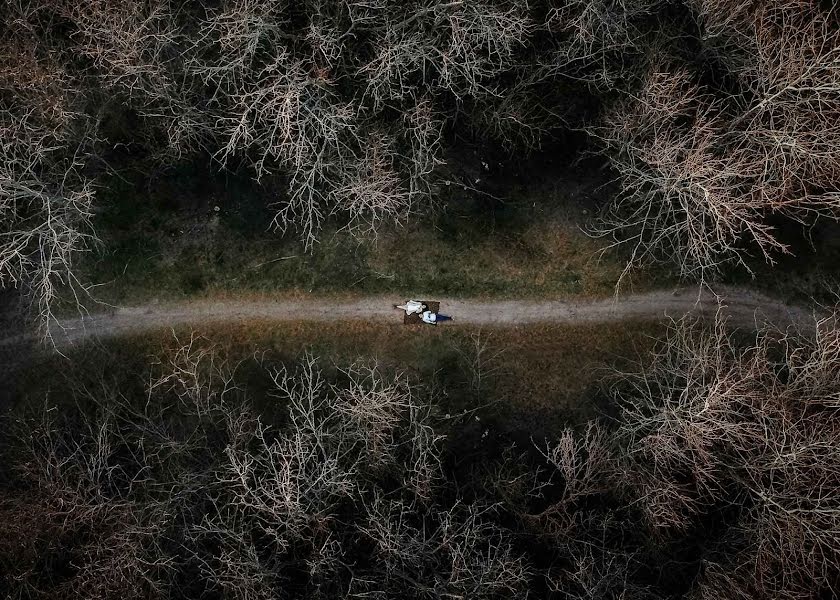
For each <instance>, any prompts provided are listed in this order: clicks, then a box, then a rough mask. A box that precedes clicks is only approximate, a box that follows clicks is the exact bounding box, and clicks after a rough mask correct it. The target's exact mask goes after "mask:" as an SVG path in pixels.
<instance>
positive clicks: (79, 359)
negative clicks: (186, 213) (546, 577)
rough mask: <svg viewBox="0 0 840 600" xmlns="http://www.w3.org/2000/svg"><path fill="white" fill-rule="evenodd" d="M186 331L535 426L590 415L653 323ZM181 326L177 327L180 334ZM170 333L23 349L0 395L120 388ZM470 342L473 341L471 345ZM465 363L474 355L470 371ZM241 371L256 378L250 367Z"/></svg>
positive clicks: (499, 421)
mask: <svg viewBox="0 0 840 600" xmlns="http://www.w3.org/2000/svg"><path fill="white" fill-rule="evenodd" d="M195 331H196V333H200V334H202V335H204V336H205V337H206V338H207V343H212V344H215V345H216V347H217V348H218V350H219V352H220V353H221V354H222V355H223V356H225V357H226V358H228V360H230V361H231V362H234V363H235V362H238V361H240V360H244V359H248V360H250V359H253V357H255V356H259V357H264V358H266V359H267V360H268V361H269V362H283V363H289V364H293V363H295V362H297V361H298V360H299V359H300V357H301V356H302V355H303V354H304V353H305V352H309V353H312V354H314V355H315V356H318V357H320V359H321V360H322V362H323V364H324V365H325V366H327V367H328V368H331V369H333V370H334V369H335V367H336V366H342V365H347V364H350V363H352V362H354V361H357V360H360V359H361V360H365V361H368V360H375V361H377V362H378V364H379V365H380V366H381V367H382V368H384V369H387V370H399V371H402V372H407V373H408V374H409V375H410V376H411V377H412V378H413V380H414V381H416V382H417V383H419V384H422V385H424V386H426V387H428V388H431V389H433V390H435V391H436V392H437V393H436V394H435V396H436V397H437V398H439V399H440V400H439V401H440V402H441V403H442V406H441V409H442V412H450V413H452V414H458V413H459V412H463V411H475V414H476V416H479V417H480V419H481V421H482V422H483V423H486V424H487V426H489V427H494V428H497V429H500V430H504V431H506V432H510V433H516V432H519V433H520V434H522V435H535V436H537V435H541V434H543V433H546V434H550V433H551V432H554V431H557V430H559V429H561V428H562V427H564V426H566V425H568V424H569V423H576V422H580V421H582V420H584V419H586V418H588V417H591V416H592V415H593V414H594V413H595V412H596V411H597V410H598V408H599V403H600V402H601V396H600V393H599V389H600V388H599V385H600V383H601V381H602V380H603V379H604V376H605V375H606V374H607V373H608V371H609V368H610V367H617V366H622V365H625V364H626V363H627V362H628V361H630V360H638V359H639V358H640V357H642V358H643V357H644V356H645V355H646V354H647V353H648V352H649V350H650V348H651V347H652V345H653V343H654V338H655V337H657V336H658V335H660V334H661V333H662V331H663V330H662V326H660V325H655V324H650V323H625V324H621V325H616V324H610V325H592V326H585V327H573V326H565V325H564V326H560V325H539V326H523V327H515V328H503V329H494V330H492V331H490V330H482V329H478V328H467V327H437V328H435V327H417V328H414V327H405V326H403V325H382V324H379V323H369V322H363V321H354V322H347V323H340V322H337V323H320V324H319V323H312V322H300V323H294V322H292V323H289V322H285V323H277V322H262V321H252V322H247V323H245V324H239V325H230V326H218V325H215V324H214V325H213V326H212V328H209V329H207V330H204V329H202V328H201V327H198V328H196V329H195ZM190 333H191V330H189V329H183V330H179V331H177V335H178V336H179V337H180V338H181V339H182V340H188V339H189V336H190ZM173 343H174V340H173V337H172V332H171V331H159V332H156V333H154V334H149V335H143V336H126V337H124V338H121V339H118V340H111V341H107V342H97V343H92V344H88V345H86V346H83V347H81V348H78V349H76V350H74V351H72V352H70V353H68V354H67V358H62V357H59V356H55V355H52V356H45V355H33V356H32V357H31V358H30V360H29V362H28V364H27V366H25V367H23V368H20V369H18V370H16V372H14V373H12V374H9V375H10V382H9V384H8V385H6V386H4V395H7V402H13V403H15V404H19V403H30V402H34V401H38V402H43V398H44V397H45V396H46V395H48V394H49V393H50V390H55V389H62V388H63V386H65V385H66V381H67V378H68V377H72V378H76V379H78V378H80V377H81V378H82V380H84V381H87V382H90V383H89V384H90V385H97V382H98V381H101V380H103V379H108V380H110V381H112V382H113V383H114V384H115V385H117V386H118V388H120V389H122V387H123V386H128V385H134V386H136V385H141V386H142V385H145V383H146V379H145V376H144V375H143V374H144V373H147V372H148V365H149V364H150V363H152V362H154V361H155V358H156V357H159V356H160V355H161V352H162V349H163V348H165V347H171V346H172V345H173ZM477 347H483V351H482V352H477V351H476V348H477ZM251 362H253V361H251ZM475 365H480V369H478V372H480V373H481V378H480V380H477V379H476V374H477V371H476V369H475V368H474V367H475ZM71 366H72V368H71ZM115 366H116V368H115ZM246 379H248V377H246ZM250 381H251V382H252V384H253V385H257V386H259V385H260V384H259V377H255V378H251V379H250ZM256 397H259V394H257V395H256Z"/></svg>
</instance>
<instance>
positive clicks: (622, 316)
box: [0, 288, 813, 347]
mask: <svg viewBox="0 0 840 600" xmlns="http://www.w3.org/2000/svg"><path fill="white" fill-rule="evenodd" d="M420 296H423V295H422V294H418V297H420ZM404 300H405V298H401V297H397V296H394V297H390V296H372V297H359V298H355V299H350V300H333V299H325V298H319V297H304V298H294V299H278V300H253V299H248V300H241V299H232V298H226V299H220V300H197V301H188V302H184V303H180V304H147V305H143V306H131V307H119V308H114V309H110V310H108V311H106V312H101V313H92V314H90V315H87V316H85V317H83V318H67V319H63V320H61V321H60V322H59V323H58V324H57V325H54V326H53V328H52V330H53V339H54V342H55V344H56V346H58V347H66V346H68V345H75V344H78V343H80V342H82V341H84V340H86V339H89V338H102V337H114V336H121V335H125V334H132V333H142V332H144V331H150V330H154V329H159V328H168V327H180V326H189V325H192V326H195V327H197V328H200V327H202V326H205V325H211V324H213V323H235V322H237V321H247V320H254V319H264V320H270V321H342V320H365V321H382V322H400V321H401V320H402V312H401V311H398V310H396V309H394V308H393V306H394V305H395V304H398V303H400V302H402V301H404ZM439 300H440V301H441V312H442V313H444V314H448V315H451V316H452V317H453V318H454V321H453V322H451V323H443V324H441V325H439V327H458V326H459V325H461V324H464V325H481V326H484V327H508V326H517V325H527V324H534V323H560V324H576V323H580V324H587V323H610V322H618V321H633V320H636V321H638V320H662V319H669V318H670V319H679V318H681V317H683V316H684V315H698V316H711V315H713V314H715V312H717V311H719V310H720V311H722V312H723V314H724V315H726V316H727V317H728V318H729V319H730V321H731V322H732V323H734V324H736V325H739V326H749V327H752V326H755V325H757V324H761V323H763V322H766V321H769V322H773V323H775V324H777V325H779V326H787V325H791V324H796V325H807V324H808V323H812V322H813V313H812V311H811V310H809V309H805V308H802V307H797V306H789V305H786V304H784V303H782V302H779V301H777V300H773V299H771V298H768V297H766V296H762V295H760V294H758V293H755V292H751V291H748V290H744V289H737V288H717V289H716V290H715V291H714V292H711V291H709V290H706V289H704V290H700V289H698V288H678V289H670V290H658V291H654V292H649V293H644V294H632V295H623V296H619V297H617V298H610V299H604V300H578V301H575V300H543V301H519V300H503V301H494V300H483V299H455V298H439ZM424 326H426V327H431V325H424ZM27 339H31V335H30V334H26V333H21V332H17V333H12V332H9V333H7V334H6V335H5V336H4V337H3V338H1V339H0V346H9V345H13V344H15V343H16V342H20V341H23V340H27Z"/></svg>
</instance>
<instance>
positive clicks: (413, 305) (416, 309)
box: [395, 300, 426, 315]
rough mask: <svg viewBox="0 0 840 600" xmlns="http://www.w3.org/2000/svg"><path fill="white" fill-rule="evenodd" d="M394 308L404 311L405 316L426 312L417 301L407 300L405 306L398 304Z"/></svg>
mask: <svg viewBox="0 0 840 600" xmlns="http://www.w3.org/2000/svg"><path fill="white" fill-rule="evenodd" d="M395 308H400V309H402V310H404V311H405V314H407V315H413V314H414V313H421V312H423V311H424V310H426V305H425V304H423V303H422V302H420V301H419V300H409V301H408V302H406V303H405V304H398V305H397V306H396V307H395Z"/></svg>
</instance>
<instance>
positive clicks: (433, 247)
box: [81, 166, 645, 304]
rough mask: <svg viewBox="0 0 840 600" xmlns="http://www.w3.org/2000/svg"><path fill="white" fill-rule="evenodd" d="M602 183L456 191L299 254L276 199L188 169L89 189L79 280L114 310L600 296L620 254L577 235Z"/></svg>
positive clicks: (571, 181)
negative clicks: (283, 229) (174, 304)
mask: <svg viewBox="0 0 840 600" xmlns="http://www.w3.org/2000/svg"><path fill="white" fill-rule="evenodd" d="M600 183H601V182H600V181H599V180H598V181H596V180H593V179H586V178H585V177H583V176H582V175H575V174H574V173H571V172H570V173H561V174H560V175H557V176H555V177H551V178H548V179H543V180H541V181H539V182H537V183H528V182H526V181H518V182H517V181H513V182H511V181H507V180H506V179H505V180H504V182H499V183H497V184H494V183H493V182H488V183H487V186H488V188H489V189H492V190H493V191H497V190H496V188H497V187H498V188H504V190H505V198H504V200H500V199H499V198H496V197H495V196H491V195H489V192H488V193H475V192H471V191H469V190H465V189H462V188H461V187H459V186H457V185H454V184H453V185H452V186H449V187H447V188H444V189H443V190H442V192H441V194H442V196H445V199H444V201H443V202H442V204H443V205H444V206H446V209H445V210H442V211H438V212H436V213H434V214H433V215H431V216H428V217H426V218H423V217H422V215H420V216H417V217H416V218H412V220H411V222H410V223H409V224H408V225H406V226H405V227H398V226H390V227H385V228H384V229H383V230H382V231H381V232H380V235H379V236H378V237H376V238H375V239H373V238H361V239H360V238H358V237H355V236H353V235H351V234H350V233H348V232H346V231H336V230H335V229H330V227H329V225H328V226H327V228H326V229H325V230H324V232H323V234H322V236H321V241H320V243H318V244H317V245H316V246H315V247H314V249H313V250H312V251H311V252H306V251H304V249H303V248H302V246H301V244H300V242H299V241H298V240H297V239H296V238H294V237H293V236H291V235H289V236H285V237H284V236H280V235H278V234H275V233H272V232H269V231H267V227H268V225H269V223H270V222H271V211H270V210H269V209H268V208H267V206H268V205H269V204H270V202H271V201H272V199H274V197H273V196H272V195H271V194H270V193H269V191H268V190H265V189H261V188H258V187H256V186H255V184H253V182H251V181H249V180H248V179H243V178H235V177H232V176H228V177H227V178H224V177H222V176H220V175H215V176H211V175H208V174H207V173H206V172H203V171H201V170H200V169H196V168H194V167H191V166H188V167H185V168H184V169H182V170H181V171H176V172H173V173H171V174H170V175H168V176H167V177H166V178H165V179H164V180H161V181H159V182H156V183H154V184H153V185H150V184H148V183H147V182H145V180H143V179H142V178H141V177H140V176H138V177H137V178H136V179H134V180H131V179H129V180H126V179H124V178H120V177H116V176H115V177H112V178H111V179H110V180H108V181H106V182H105V183H104V184H103V189H102V190H101V191H100V204H101V206H102V209H101V212H100V213H99V214H98V215H97V218H96V223H95V227H96V229H97V231H98V232H99V234H100V236H101V238H102V241H103V244H102V246H101V248H100V249H98V250H97V251H96V252H93V253H89V254H88V255H86V256H85V257H84V259H83V261H82V263H81V269H82V272H83V277H84V279H85V280H86V281H89V282H91V283H94V284H98V286H97V288H96V290H95V294H94V295H95V296H96V297H97V298H99V299H102V300H104V301H106V302H112V303H117V304H130V303H140V302H146V301H149V300H152V299H155V298H157V299H159V300H161V301H164V300H171V299H178V298H183V297H196V296H209V295H218V294H219V293H220V292H245V291H251V292H270V291H274V292H276V291H281V292H282V291H303V292H309V291H312V292H317V293H319V294H331V293H339V292H353V293H361V294H377V293H401V294H406V295H413V294H440V295H444V294H445V295H459V296H494V297H511V298H513V297H515V298H526V297H535V298H536V297H571V296H605V295H609V294H611V293H612V292H613V286H614V285H615V282H616V279H617V277H618V275H619V273H620V272H621V267H622V265H623V260H622V257H621V256H618V255H616V254H608V255H606V256H604V257H599V254H598V250H599V248H600V245H601V243H600V241H598V240H593V239H591V238H590V237H588V236H587V235H586V233H584V231H583V230H582V227H584V226H585V224H586V223H587V221H588V219H589V218H590V217H591V212H592V206H593V204H596V203H597V201H598V198H597V195H598V194H599V193H600V192H599V191H598V186H599V184H600ZM503 184H504V185H503ZM499 193H501V192H499ZM640 283H641V285H642V286H644V285H645V281H641V282H640Z"/></svg>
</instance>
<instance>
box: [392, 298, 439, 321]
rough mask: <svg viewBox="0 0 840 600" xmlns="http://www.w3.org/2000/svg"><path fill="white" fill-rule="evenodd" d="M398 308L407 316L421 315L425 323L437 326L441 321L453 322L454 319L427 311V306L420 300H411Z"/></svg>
mask: <svg viewBox="0 0 840 600" xmlns="http://www.w3.org/2000/svg"><path fill="white" fill-rule="evenodd" d="M397 308H401V309H402V310H404V311H405V314H407V315H413V314H415V313H417V314H420V318H421V319H423V322H424V323H430V324H432V325H435V324H436V323H439V322H440V321H451V320H452V317H449V316H447V315H442V314H440V313H436V312H432V311H430V310H426V305H425V304H423V303H422V302H420V301H419V300H409V301H408V302H406V303H405V304H401V305H397Z"/></svg>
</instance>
